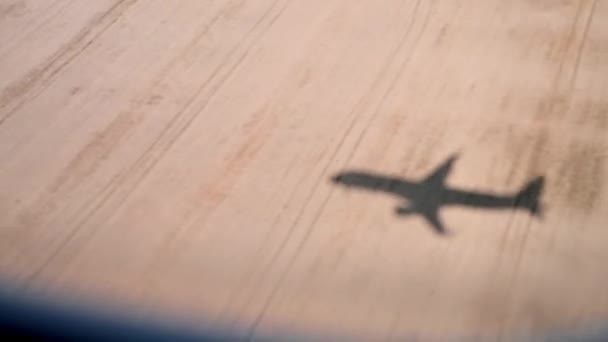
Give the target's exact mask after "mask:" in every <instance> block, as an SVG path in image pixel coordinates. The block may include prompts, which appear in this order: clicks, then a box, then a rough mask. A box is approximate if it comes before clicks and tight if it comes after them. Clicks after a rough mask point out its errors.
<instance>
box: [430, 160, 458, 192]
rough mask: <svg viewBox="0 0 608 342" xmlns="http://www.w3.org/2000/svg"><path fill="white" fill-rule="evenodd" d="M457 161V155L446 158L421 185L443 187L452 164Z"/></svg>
mask: <svg viewBox="0 0 608 342" xmlns="http://www.w3.org/2000/svg"><path fill="white" fill-rule="evenodd" d="M456 159H458V155H453V156H451V157H450V158H448V159H447V160H446V161H445V162H443V164H441V165H439V166H438V167H437V168H436V169H435V171H433V172H432V173H431V174H430V175H429V176H427V177H426V178H425V179H424V180H423V181H422V183H424V184H429V185H435V186H443V185H444V184H445V179H446V178H447V177H448V175H449V174H450V172H451V171H452V167H453V166H454V162H455V161H456Z"/></svg>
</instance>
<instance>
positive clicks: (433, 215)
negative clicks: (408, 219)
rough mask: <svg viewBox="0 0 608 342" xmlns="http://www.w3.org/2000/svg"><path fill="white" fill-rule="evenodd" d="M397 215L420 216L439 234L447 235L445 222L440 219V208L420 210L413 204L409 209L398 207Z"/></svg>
mask: <svg viewBox="0 0 608 342" xmlns="http://www.w3.org/2000/svg"><path fill="white" fill-rule="evenodd" d="M396 213H397V215H400V216H406V215H420V216H422V217H424V218H425V219H426V220H427V222H428V223H429V224H430V225H431V226H432V227H433V229H434V230H435V232H436V233H437V234H442V235H443V234H446V233H447V230H446V229H445V226H444V225H443V222H441V219H440V218H439V207H429V206H423V207H422V208H418V207H417V206H416V205H415V204H412V205H410V206H408V207H397V210H396Z"/></svg>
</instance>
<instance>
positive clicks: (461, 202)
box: [332, 156, 544, 234]
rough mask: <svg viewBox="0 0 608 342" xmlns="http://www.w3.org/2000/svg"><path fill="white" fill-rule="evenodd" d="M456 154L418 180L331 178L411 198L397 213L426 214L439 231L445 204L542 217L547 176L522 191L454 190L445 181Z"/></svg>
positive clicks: (352, 174) (355, 174) (359, 175)
mask: <svg viewBox="0 0 608 342" xmlns="http://www.w3.org/2000/svg"><path fill="white" fill-rule="evenodd" d="M456 159H457V157H456V156H452V157H450V158H449V159H448V160H447V161H445V162H444V163H443V164H442V165H440V166H439V167H438V168H437V169H436V170H435V171H434V172H432V173H431V174H430V175H429V176H428V177H426V178H424V179H422V180H420V181H418V182H416V181H409V180H406V179H402V178H397V177H391V176H385V175H380V174H374V173H370V172H359V171H347V172H342V173H340V174H338V175H336V176H334V177H332V182H334V183H336V184H340V185H344V186H347V187H357V188H362V189H365V190H368V191H375V192H385V193H388V194H392V195H395V196H397V197H399V198H401V199H405V200H407V201H408V205H407V206H399V207H397V208H396V209H395V213H396V214H397V215H400V216H404V215H411V214H417V215H421V216H423V217H424V218H425V219H426V220H427V221H428V223H429V224H430V225H431V226H432V227H433V229H434V230H435V232H437V233H439V234H444V233H446V228H445V226H444V225H443V223H442V221H441V219H440V217H439V210H440V209H441V207H443V206H450V205H451V206H467V207H475V208H482V209H523V210H527V211H528V212H530V214H531V215H533V216H538V217H540V216H542V208H541V205H540V202H539V199H540V196H541V194H542V191H543V186H544V177H542V176H541V177H537V178H535V179H533V180H532V181H530V182H529V183H528V184H526V185H525V186H524V187H523V188H522V189H521V190H519V191H518V192H516V193H514V194H511V195H502V196H501V195H495V194H491V193H482V192H476V191H466V190H459V189H451V188H448V187H446V183H445V180H446V178H447V176H448V175H449V173H450V171H451V169H452V166H453V164H454V162H455V161H456Z"/></svg>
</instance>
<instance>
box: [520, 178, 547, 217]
mask: <svg viewBox="0 0 608 342" xmlns="http://www.w3.org/2000/svg"><path fill="white" fill-rule="evenodd" d="M544 185H545V177H542V176H541V177H536V178H534V179H533V180H531V181H530V182H529V183H528V184H526V186H524V187H523V189H521V190H520V191H519V192H518V193H517V195H516V196H515V206H517V207H520V208H525V209H528V210H529V211H530V214H532V215H533V216H538V217H542V214H543V212H542V204H541V203H540V197H541V194H542V192H543V187H544Z"/></svg>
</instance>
